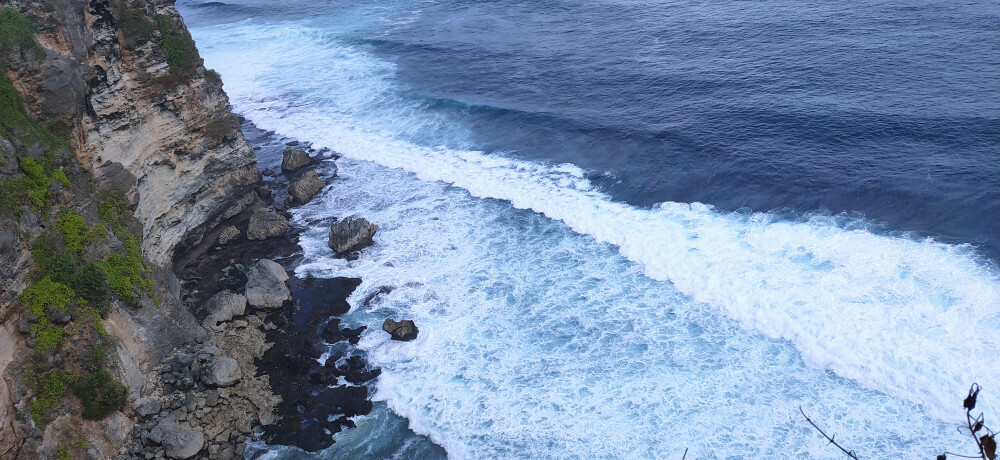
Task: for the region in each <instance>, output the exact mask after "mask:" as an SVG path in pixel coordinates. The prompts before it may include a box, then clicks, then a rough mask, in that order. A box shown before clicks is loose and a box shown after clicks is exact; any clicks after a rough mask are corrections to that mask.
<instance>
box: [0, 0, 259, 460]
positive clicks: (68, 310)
mask: <svg viewBox="0 0 1000 460" xmlns="http://www.w3.org/2000/svg"><path fill="white" fill-rule="evenodd" d="M0 68H2V69H3V74H2V75H0V458H57V457H58V458H65V457H66V456H70V457H72V458H109V457H113V456H125V457H129V456H134V455H140V456H141V454H143V453H144V452H139V451H138V450H136V449H132V450H131V451H127V449H126V448H125V446H126V444H127V443H130V442H132V443H133V445H135V443H134V441H133V439H134V437H135V436H137V434H136V433H138V432H139V431H138V427H137V425H136V423H137V422H141V420H139V419H137V416H136V415H135V414H136V413H137V412H141V411H139V410H138V409H137V406H138V405H139V403H140V401H141V400H143V398H146V400H149V398H154V399H155V398H158V397H160V396H159V395H162V394H163V391H162V388H161V386H162V382H161V379H160V377H159V376H160V372H161V371H162V369H163V367H162V366H163V363H164V360H165V359H166V358H167V357H168V356H184V353H183V352H181V351H177V350H183V349H186V350H192V349H196V350H199V353H202V352H204V353H205V356H208V358H205V359H206V360H207V361H206V362H212V360H213V359H215V358H213V357H214V356H215V353H216V352H215V351H212V352H211V353H209V352H206V351H205V350H216V347H215V345H211V343H215V336H213V335H212V334H211V333H210V332H209V331H206V330H205V329H204V328H203V327H201V326H200V325H199V322H198V321H197V320H196V319H195V317H194V316H193V315H192V313H191V311H190V309H189V308H188V306H187V305H185V304H184V303H183V302H182V300H181V288H180V282H179V281H178V280H177V278H176V277H175V275H174V273H173V267H172V261H173V258H174V255H175V253H176V252H178V251H179V250H181V249H184V248H189V247H192V246H195V245H197V244H198V243H199V242H200V241H201V240H202V239H203V237H204V235H205V234H206V232H207V231H209V230H210V229H212V228H213V227H215V226H216V225H217V224H218V223H220V222H222V221H223V220H225V219H228V218H230V217H233V216H235V215H237V214H239V213H241V212H242V211H244V210H245V209H248V208H250V207H251V206H253V205H254V204H255V203H256V202H257V201H258V200H259V198H258V196H257V191H258V187H259V183H260V172H259V171H258V169H257V166H256V160H255V157H254V154H253V151H252V149H251V148H250V146H249V145H248V144H247V141H246V140H245V138H244V136H243V134H242V132H241V131H240V127H239V122H238V119H237V117H236V116H235V115H233V114H232V112H231V110H230V106H229V102H228V99H227V97H226V95H225V93H224V92H223V90H222V83H221V80H220V79H219V77H218V75H217V74H215V73H214V72H211V71H209V70H206V69H205V68H204V66H203V64H202V61H201V59H200V57H199V56H198V52H197V49H196V48H195V46H194V42H193V41H192V40H191V37H190V35H189V34H188V32H187V29H186V28H185V26H184V24H183V21H182V20H181V18H180V16H179V15H178V13H177V11H176V10H175V9H174V7H173V4H172V2H171V1H160V0H120V1H107V0H94V1H82V0H2V1H0ZM222 333H223V334H225V331H223V332H222ZM216 335H219V334H216ZM227 343H228V342H225V341H222V342H220V343H219V345H220V346H219V347H218V353H220V356H219V359H220V360H222V361H223V362H226V363H230V361H229V360H232V358H230V357H228V356H222V354H223V353H230V354H231V355H232V356H235V357H236V358H237V359H236V360H235V361H238V362H237V364H236V365H237V366H238V368H239V369H240V370H241V372H242V374H243V375H244V376H245V377H244V378H243V380H241V381H240V383H239V385H237V386H234V387H232V388H229V389H226V391H224V392H216V393H215V395H216V399H218V398H219V394H218V393H222V396H221V397H222V398H224V399H225V400H227V402H226V403H224V404H223V403H219V404H218V407H219V408H218V409H216V408H215V405H214V404H213V405H212V406H211V407H197V408H196V409H192V412H191V413H192V414H193V413H194V411H195V410H197V411H198V414H199V417H201V415H202V414H204V415H205V416H206V419H211V420H217V421H218V423H216V424H217V425H219V426H222V425H225V424H230V423H232V420H234V417H236V418H239V420H241V423H242V425H246V426H251V425H253V424H254V423H257V422H258V421H259V420H261V419H266V418H267V417H268V416H269V415H268V414H269V410H270V409H269V405H270V404H273V403H274V402H273V401H272V399H273V398H272V397H271V396H270V393H269V390H268V386H267V380H266V378H265V379H258V378H255V377H253V374H254V371H253V368H252V364H250V363H251V362H252V360H253V359H254V357H255V356H258V355H259V354H260V353H262V352H263V351H262V350H253V349H252V347H246V346H242V347H237V346H235V345H234V346H233V347H230V348H227V346H226V344H227ZM241 348H242V349H243V353H242V354H239V353H238V352H239V349H241ZM171 359H174V358H171ZM189 364H190V363H189ZM195 367H197V366H195ZM195 373H196V374H198V372H195ZM199 385H201V384H199ZM201 386H202V387H204V386H205V385H201ZM198 388H200V387H198ZM205 391H208V390H205ZM212 391H214V390H212ZM173 396H174V398H175V399H176V398H178V397H181V398H182V397H184V394H182V393H176V394H174V395H173ZM157 401H158V400H157ZM239 401H243V402H242V403H240V402H239ZM240 404H243V405H244V406H248V407H249V409H246V408H245V409H241V412H239V413H231V412H225V411H224V410H223V407H224V406H230V405H232V406H239V405H240ZM202 405H204V404H202ZM167 409H169V408H164V410H165V411H166V410H167ZM174 409H176V408H174ZM254 411H259V413H258V412H254ZM206 423H208V422H206ZM192 424H193V422H187V424H186V425H185V422H184V420H180V422H179V425H177V428H176V429H175V430H174V431H171V432H170V433H171V434H177V433H187V431H185V430H184V429H183V427H184V426H191V425H192ZM247 430H248V428H244V429H242V431H241V432H240V433H245V432H246V431H247ZM240 433H236V434H232V439H230V437H229V436H230V433H229V432H228V431H226V432H220V433H218V434H217V435H216V436H215V437H213V438H211V439H206V440H205V441H204V449H202V447H201V445H199V446H198V448H197V449H195V450H194V451H193V452H191V453H190V455H189V456H187V457H178V456H179V455H181V453H183V452H181V453H178V452H179V451H178V452H174V454H176V455H173V457H174V458H188V457H190V456H194V455H199V456H202V457H207V456H210V455H211V452H210V450H209V449H210V448H216V452H222V450H219V449H221V447H220V446H223V445H225V444H227V443H231V444H233V445H235V444H236V443H239V442H242V440H243V439H245V436H243V434H240ZM208 434H213V433H211V432H209V433H208ZM167 441H168V440H164V439H160V440H157V442H156V445H161V444H162V445H163V447H162V448H160V449H161V450H164V451H169V448H167V447H166V446H167V444H168V442H167ZM175 444H176V443H175ZM187 447H188V448H191V444H190V443H188V445H187ZM231 450H232V449H231ZM199 452H200V453H199ZM234 452H235V451H234ZM153 453H154V454H155V455H158V456H163V455H168V456H169V455H172V454H170V453H169V452H166V453H165V452H159V451H158V452H153ZM234 455H235V454H234Z"/></svg>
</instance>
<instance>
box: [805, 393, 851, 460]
mask: <svg viewBox="0 0 1000 460" xmlns="http://www.w3.org/2000/svg"><path fill="white" fill-rule="evenodd" d="M799 412H801V413H802V416H803V417H805V418H806V421H807V422H809V424H810V425H812V427H813V428H815V429H816V431H819V434H821V435H823V437H824V438H826V439H827V440H828V441H830V444H833V445H835V446H837V448H838V449H840V451H841V452H843V453H845V454H847V457H848V458H853V459H854V460H860V459H858V456H857V455H856V454H855V453H854V451H853V450H847V449H845V448H844V446H842V445H840V444H839V443H837V441H834V440H833V437H831V436H828V435H827V434H826V432H825V431H823V429H822V428H820V427H819V425H816V423H815V422H813V421H812V419H810V418H809V416H808V415H806V412H805V411H804V410H802V406H799Z"/></svg>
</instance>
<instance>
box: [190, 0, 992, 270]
mask: <svg viewBox="0 0 1000 460" xmlns="http://www.w3.org/2000/svg"><path fill="white" fill-rule="evenodd" d="M240 4H241V5H254V6H253V7H245V6H243V7H240V8H239V9H236V8H234V7H231V6H221V5H220V4H219V3H218V2H213V3H210V4H209V5H218V6H211V7H206V8H204V9H194V8H192V9H191V12H192V15H196V14H197V13H200V12H202V11H205V15H206V16H208V15H212V16H216V15H218V14H220V13H221V14H222V17H223V18H225V19H232V18H233V17H259V16H260V15H263V14H267V15H269V16H277V17H280V18H283V19H294V18H296V17H300V16H306V17H316V13H317V12H319V11H321V12H322V14H321V15H320V16H319V17H318V18H316V19H315V20H314V21H312V22H313V23H314V25H315V26H317V27H324V24H322V23H323V22H325V21H327V18H328V17H329V16H332V15H336V14H337V12H338V11H342V12H345V13H346V14H345V15H347V16H349V14H350V13H351V12H354V11H357V9H358V8H359V7H362V6H365V5H366V3H365V2H308V3H304V2H302V3H299V2H289V3H284V2H283V3H282V4H275V3H273V2H253V1H249V2H240ZM367 5H378V6H379V7H380V8H384V9H385V10H386V12H385V16H386V17H389V18H393V17H394V16H404V17H408V16H406V15H407V14H409V13H411V12H412V11H414V10H419V14H416V15H415V16H414V19H413V22H411V23H407V24H391V23H390V27H387V24H386V23H385V22H377V23H375V24H360V23H359V24H357V26H358V29H356V30H349V31H347V33H346V34H345V35H346V36H344V37H341V39H342V40H345V41H346V42H348V43H355V44H358V45H359V46H363V47H365V48H367V49H369V50H370V51H371V52H372V53H374V54H376V55H378V56H379V57H382V58H384V59H386V60H388V61H390V62H392V63H394V64H395V65H396V66H397V70H396V77H397V79H398V80H399V83H401V84H403V85H405V86H406V89H407V91H406V96H407V97H410V98H412V99H414V100H417V101H421V102H422V103H424V104H426V107H427V108H428V110H431V111H435V112H439V113H441V114H446V115H447V116H449V117H454V118H455V119H457V120H461V121H462V122H463V123H465V124H466V125H467V127H468V130H469V134H468V139H466V141H467V145H460V146H458V147H462V148H476V149H482V150H486V151H506V152H514V153H516V155H518V156H519V157H523V158H529V159H538V160H544V161H555V162H570V163H574V164H577V165H579V166H581V167H583V168H585V169H588V170H592V171H597V172H607V173H610V174H609V176H610V178H608V177H602V178H598V180H597V183H598V184H599V185H601V186H602V187H604V188H605V189H606V190H608V191H609V192H610V193H611V194H612V195H613V196H614V197H615V198H616V199H619V200H624V201H627V202H629V203H633V204H636V205H639V206H647V205H651V204H654V203H659V202H662V201H680V202H692V201H697V202H703V203H709V204H713V205H716V206H718V207H719V208H721V209H726V210H736V209H740V208H749V209H752V210H755V211H769V210H775V209H793V210H796V211H825V212H832V213H841V212H850V213H861V214H862V215H864V216H865V217H866V218H868V219H869V220H872V221H875V222H885V223H887V224H888V226H889V228H890V229H892V230H898V231H912V232H919V233H920V234H924V235H932V236H936V237H938V238H939V239H941V240H943V241H949V242H968V243H973V244H975V245H977V246H981V247H982V248H983V251H984V252H986V253H988V254H990V255H991V256H994V257H995V256H997V254H998V250H1000V243H998V241H1000V240H998V238H1000V77H998V75H1000V5H998V4H997V3H996V2H993V1H981V2H951V1H948V2H945V1H937V2H933V1H903V2H866V3H864V4H854V3H852V2H836V1H835V2H812V3H811V4H801V2H785V1H725V2H708V3H705V2H664V1H635V2H633V1H617V2H608V1H602V2H571V1H546V2H517V1H498V2H378V3H374V4H367ZM232 10H236V11H234V12H235V13H236V14H234V15H233V16H230V15H229V14H227V13H228V12H229V11H232ZM348 20H349V19H348ZM441 141H442V142H446V143H454V140H453V139H447V138H445V139H441Z"/></svg>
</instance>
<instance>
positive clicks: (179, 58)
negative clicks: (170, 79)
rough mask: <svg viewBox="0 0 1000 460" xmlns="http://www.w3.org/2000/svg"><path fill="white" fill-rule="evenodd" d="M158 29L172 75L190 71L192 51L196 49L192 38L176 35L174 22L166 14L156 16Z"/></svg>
mask: <svg viewBox="0 0 1000 460" xmlns="http://www.w3.org/2000/svg"><path fill="white" fill-rule="evenodd" d="M156 28H157V29H158V30H159V31H160V35H161V36H162V40H163V41H162V42H161V43H160V48H161V49H162V50H163V55H164V56H166V57H167V65H168V66H170V73H177V72H180V71H182V70H187V69H190V68H191V66H192V64H193V62H192V60H191V50H193V49H194V42H193V41H192V40H191V38H189V37H187V36H185V35H182V34H178V33H175V32H174V30H173V29H174V25H173V20H172V19H170V16H167V15H164V14H158V15H156Z"/></svg>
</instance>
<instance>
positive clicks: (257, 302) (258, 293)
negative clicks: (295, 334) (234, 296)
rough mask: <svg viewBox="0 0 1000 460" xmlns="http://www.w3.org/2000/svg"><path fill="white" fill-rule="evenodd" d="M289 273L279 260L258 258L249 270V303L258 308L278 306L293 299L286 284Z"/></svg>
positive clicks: (247, 293) (247, 291)
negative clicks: (279, 263)
mask: <svg viewBox="0 0 1000 460" xmlns="http://www.w3.org/2000/svg"><path fill="white" fill-rule="evenodd" d="M287 280H288V273H285V269H284V268H283V267H282V266H281V265H278V263H277V262H275V261H273V260H268V259H261V260H258V261H257V263H255V264H253V265H252V266H251V267H250V270H249V271H247V287H246V296H247V303H248V304H249V305H250V306H252V307H256V308H264V309H272V308H278V307H280V306H281V305H282V304H284V303H285V302H286V301H288V300H291V299H292V293H291V291H289V290H288V286H287V285H285V281H287Z"/></svg>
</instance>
